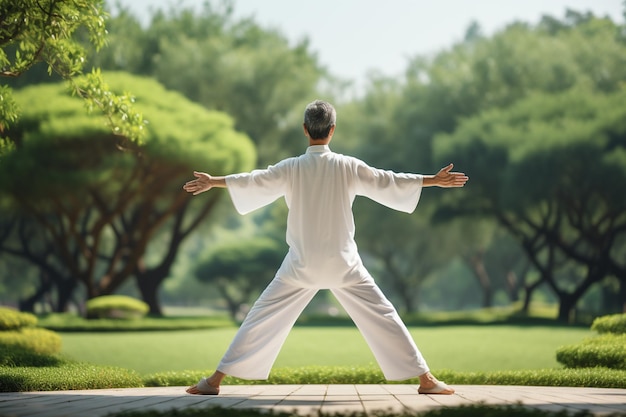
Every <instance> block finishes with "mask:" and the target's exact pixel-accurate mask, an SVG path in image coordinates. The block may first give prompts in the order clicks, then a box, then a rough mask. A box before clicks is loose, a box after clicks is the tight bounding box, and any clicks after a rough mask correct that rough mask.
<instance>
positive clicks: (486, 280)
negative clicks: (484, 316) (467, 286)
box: [466, 252, 493, 308]
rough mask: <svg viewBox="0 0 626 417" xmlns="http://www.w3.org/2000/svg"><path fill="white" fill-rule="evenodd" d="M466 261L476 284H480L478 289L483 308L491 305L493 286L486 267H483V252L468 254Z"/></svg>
mask: <svg viewBox="0 0 626 417" xmlns="http://www.w3.org/2000/svg"><path fill="white" fill-rule="evenodd" d="M466 262H467V263H468V264H469V266H470V268H471V269H472V272H474V276H475V277H476V279H477V280H478V284H480V289H481V291H482V293H483V302H482V306H483V307H485V308H488V307H493V286H492V285H491V278H490V277H489V273H488V272H487V268H485V262H484V259H483V253H482V252H479V253H476V254H473V255H470V256H468V257H467V258H466Z"/></svg>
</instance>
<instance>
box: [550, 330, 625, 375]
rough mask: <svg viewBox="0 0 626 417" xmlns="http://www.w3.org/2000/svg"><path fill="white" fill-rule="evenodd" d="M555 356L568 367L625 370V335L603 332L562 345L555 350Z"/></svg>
mask: <svg viewBox="0 0 626 417" xmlns="http://www.w3.org/2000/svg"><path fill="white" fill-rule="evenodd" d="M556 358H557V360H558V361H559V362H560V363H562V364H564V365H565V366H567V367H569V368H592V367H598V366H603V367H606V368H611V369H622V370H626V335H623V334H622V335H614V334H605V335H601V336H598V337H593V338H589V339H587V340H585V341H583V342H582V343H579V344H576V345H572V346H563V347H561V348H559V349H558V350H557V352H556Z"/></svg>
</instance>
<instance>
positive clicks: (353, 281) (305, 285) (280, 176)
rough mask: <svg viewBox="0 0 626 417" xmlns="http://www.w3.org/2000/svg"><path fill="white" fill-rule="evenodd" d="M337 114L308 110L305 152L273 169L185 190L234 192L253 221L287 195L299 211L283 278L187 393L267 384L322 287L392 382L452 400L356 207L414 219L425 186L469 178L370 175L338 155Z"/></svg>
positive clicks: (293, 211) (293, 215)
mask: <svg viewBox="0 0 626 417" xmlns="http://www.w3.org/2000/svg"><path fill="white" fill-rule="evenodd" d="M335 126H336V112H335V109H334V108H333V106H332V105H331V104H329V103H327V102H324V101H320V100H316V101H314V102H312V103H310V104H309V105H308V106H307V107H306V110H305V112H304V134H305V136H306V137H307V138H308V140H309V147H308V149H307V151H306V153H305V154H303V155H301V156H299V157H294V158H288V159H285V160H283V161H281V162H279V163H278V164H276V165H273V166H269V167H268V168H267V169H264V170H254V171H252V172H250V173H242V174H234V175H228V176H226V177H216V176H211V175H209V174H205V173H201V172H194V176H195V177H196V179H194V180H191V181H189V182H187V183H186V184H185V185H184V186H183V188H184V189H185V190H186V191H188V192H190V193H193V195H197V194H200V193H202V192H204V191H207V190H210V189H211V188H213V187H226V188H228V191H229V193H230V196H231V199H232V201H233V204H234V206H235V208H236V209H237V211H238V212H239V213H240V214H246V213H249V212H251V211H253V210H255V209H257V208H259V207H262V206H265V205H267V204H269V203H271V202H273V201H275V200H276V199H277V198H279V197H284V198H285V201H286V202H287V206H288V207H289V214H288V216H287V243H288V244H289V251H288V253H287V255H286V257H285V259H284V261H283V263H282V265H281V267H280V268H279V270H278V272H277V273H276V277H275V278H274V279H273V280H272V282H271V283H270V284H269V285H268V287H267V288H266V289H265V291H264V292H263V293H262V294H261V296H260V297H259V299H258V300H257V301H256V302H255V304H254V306H253V307H252V309H251V310H250V312H249V313H248V315H247V316H246V318H245V320H244V322H243V323H242V324H241V327H240V328H239V331H238V332H237V335H236V336H235V338H234V339H233V341H232V343H231V345H230V347H229V348H228V350H227V352H226V353H225V355H224V357H223V358H222V360H221V361H220V363H219V365H218V367H217V370H216V371H215V373H214V374H213V375H211V376H210V377H208V378H202V379H201V380H200V381H199V382H198V384H196V385H194V386H191V387H189V388H188V389H187V392H188V393H190V394H213V395H215V394H218V393H219V388H220V383H221V382H222V380H223V379H224V377H225V376H226V375H233V376H236V377H239V378H244V379H267V378H268V376H269V372H270V369H271V367H272V365H273V363H274V361H275V360H276V357H277V356H278V352H279V350H280V348H281V347H282V345H283V342H284V341H285V339H286V338H287V335H288V333H289V331H290V329H291V328H292V326H293V324H294V323H295V321H296V319H297V318H298V316H299V315H300V313H301V312H302V310H303V309H304V307H305V306H306V305H307V304H308V303H309V301H310V300H311V299H312V298H313V296H314V295H315V293H317V291H318V290H320V289H329V290H330V291H331V292H332V293H333V294H334V296H335V297H336V298H337V299H338V301H339V302H340V303H341V305H342V306H343V307H344V309H345V310H346V311H347V313H348V314H349V315H350V317H351V318H352V320H353V321H354V322H355V324H356V325H357V327H358V328H359V330H360V331H361V333H362V334H363V336H364V337H365V340H366V341H367V343H368V345H369V347H370V349H371V350H372V352H373V353H374V356H375V357H376V360H377V361H378V364H379V365H380V367H381V369H382V371H383V374H384V375H385V378H387V379H388V380H406V379H409V378H413V377H416V376H417V377H419V379H420V387H419V390H418V392H420V393H428V394H452V393H454V390H453V389H452V388H450V387H449V386H448V385H446V384H445V383H443V382H441V381H438V380H437V379H436V378H435V377H434V376H433V375H432V374H431V373H430V370H429V368H428V365H427V364H426V361H425V360H424V358H423V357H422V355H421V353H420V351H419V350H418V348H417V346H416V345H415V343H414V342H413V340H412V338H411V336H410V334H409V332H408V330H407V328H406V326H405V325H404V323H403V322H402V320H401V319H400V317H399V315H398V313H397V312H396V310H395V308H394V307H393V305H392V304H391V303H390V302H389V301H388V300H387V298H386V297H385V296H384V294H383V293H382V292H381V291H380V289H379V288H378V286H377V285H376V283H375V282H374V279H373V278H372V277H371V276H370V274H369V272H368V271H367V270H366V269H365V267H364V266H363V263H362V262H361V258H360V256H359V254H358V251H357V246H356V243H355V241H354V232H355V226H354V219H353V215H352V202H353V201H354V198H355V196H357V195H362V196H366V197H369V198H370V199H372V200H374V201H376V202H378V203H381V204H383V205H386V206H388V207H390V208H392V209H395V210H400V211H404V212H407V213H411V212H413V210H415V207H416V206H417V202H418V200H419V197H420V194H421V190H422V188H423V187H430V186H439V187H462V186H463V185H465V183H466V182H467V180H468V177H467V176H465V175H464V174H462V173H457V172H451V170H452V164H450V165H448V166H447V167H445V168H443V169H441V170H440V171H439V172H438V173H437V174H436V175H430V176H428V175H418V174H398V173H394V172H392V171H383V170H380V169H375V168H372V167H369V166H368V165H367V164H365V163H364V162H363V161H360V160H358V159H356V158H353V157H349V156H344V155H340V154H336V153H334V152H332V151H331V150H330V148H329V143H330V141H331V140H332V138H333V134H334V133H335Z"/></svg>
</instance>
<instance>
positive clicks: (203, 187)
mask: <svg viewBox="0 0 626 417" xmlns="http://www.w3.org/2000/svg"><path fill="white" fill-rule="evenodd" d="M193 175H194V177H196V179H195V180H191V181H187V183H185V185H183V190H185V191H187V192H188V193H193V195H198V194H200V193H203V192H205V191H209V190H210V189H211V188H213V187H221V188H224V187H226V180H225V179H224V177H212V176H211V175H209V174H207V173H204V172H197V171H194V172H193Z"/></svg>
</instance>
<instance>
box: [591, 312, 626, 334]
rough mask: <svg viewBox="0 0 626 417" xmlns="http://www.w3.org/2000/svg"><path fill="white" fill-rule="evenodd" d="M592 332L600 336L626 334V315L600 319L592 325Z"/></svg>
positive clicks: (613, 315)
mask: <svg viewBox="0 0 626 417" xmlns="http://www.w3.org/2000/svg"><path fill="white" fill-rule="evenodd" d="M591 330H595V331H596V332H598V333H600V334H604V333H613V334H626V313H624V314H612V315H610V316H602V317H598V318H596V319H595V320H594V321H593V323H592V324H591Z"/></svg>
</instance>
